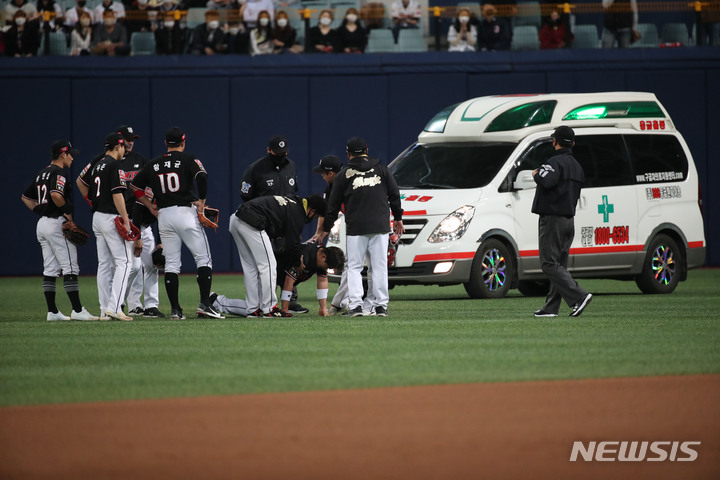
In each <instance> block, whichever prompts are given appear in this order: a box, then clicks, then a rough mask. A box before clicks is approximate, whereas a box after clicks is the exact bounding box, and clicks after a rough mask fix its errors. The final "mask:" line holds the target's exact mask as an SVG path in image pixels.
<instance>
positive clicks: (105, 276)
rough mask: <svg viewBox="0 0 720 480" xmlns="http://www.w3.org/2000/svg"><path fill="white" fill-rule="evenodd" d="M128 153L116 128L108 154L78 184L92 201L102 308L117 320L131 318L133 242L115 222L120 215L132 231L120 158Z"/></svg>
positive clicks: (108, 139) (109, 139) (85, 171)
mask: <svg viewBox="0 0 720 480" xmlns="http://www.w3.org/2000/svg"><path fill="white" fill-rule="evenodd" d="M124 156H125V139H124V138H123V136H122V135H121V134H120V133H117V132H114V133H111V134H109V135H108V136H107V137H105V157H103V159H102V160H100V161H98V162H97V163H96V164H95V165H92V164H90V165H88V166H87V167H85V169H83V171H82V172H81V173H80V177H79V178H78V182H77V184H78V187H79V189H80V191H81V193H82V194H83V195H84V196H85V197H87V198H88V199H89V200H90V202H91V203H92V211H93V232H94V233H95V238H96V239H97V255H98V270H97V285H98V299H99V301H100V311H101V312H103V313H104V315H106V316H108V317H110V318H113V319H115V320H122V321H126V322H127V321H131V320H132V317H129V316H127V315H125V313H124V312H123V310H122V304H123V300H124V299H125V292H126V291H127V286H128V276H129V275H130V263H131V261H132V256H133V242H130V241H127V240H125V239H123V238H122V237H121V236H120V234H119V233H118V230H117V227H116V226H115V217H117V216H120V218H122V223H123V226H124V228H125V229H126V230H127V231H128V232H129V231H130V217H129V215H128V212H127V208H126V207H125V196H124V193H125V190H127V185H126V183H125V175H124V173H123V172H122V170H121V169H120V160H122V158H123V157H124Z"/></svg>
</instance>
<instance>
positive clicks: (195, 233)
mask: <svg viewBox="0 0 720 480" xmlns="http://www.w3.org/2000/svg"><path fill="white" fill-rule="evenodd" d="M158 231H159V232H160V241H161V242H162V244H163V255H165V272H166V273H180V267H181V266H182V259H181V251H180V249H181V248H182V244H183V243H184V244H185V246H186V247H187V248H188V250H190V253H191V254H192V256H193V258H194V259H195V267H196V268H200V267H210V268H212V256H211V255H210V245H209V244H208V240H207V236H206V235H205V230H203V227H202V225H200V220H198V216H197V209H196V208H195V206H192V207H178V206H173V207H165V208H161V209H160V211H159V212H158Z"/></svg>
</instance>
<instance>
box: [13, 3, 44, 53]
mask: <svg viewBox="0 0 720 480" xmlns="http://www.w3.org/2000/svg"><path fill="white" fill-rule="evenodd" d="M39 48H40V30H39V29H38V22H28V16H27V14H26V13H25V10H23V9H22V8H18V9H16V10H15V14H14V15H13V25H12V27H10V28H9V29H8V31H7V32H5V55H6V56H8V57H33V56H35V55H37V51H38V49H39Z"/></svg>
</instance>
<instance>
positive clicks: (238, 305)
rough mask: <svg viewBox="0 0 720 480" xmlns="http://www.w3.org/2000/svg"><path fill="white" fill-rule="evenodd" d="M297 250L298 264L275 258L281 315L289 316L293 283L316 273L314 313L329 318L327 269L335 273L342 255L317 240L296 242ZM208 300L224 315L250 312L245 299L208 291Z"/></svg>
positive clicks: (294, 284)
mask: <svg viewBox="0 0 720 480" xmlns="http://www.w3.org/2000/svg"><path fill="white" fill-rule="evenodd" d="M300 252H301V254H300V264H299V265H291V260H290V259H289V258H287V259H286V258H284V257H286V256H281V258H278V259H277V260H278V264H279V268H278V279H277V280H278V282H277V283H278V285H280V287H281V288H282V295H281V297H280V298H281V305H282V308H281V310H282V312H283V313H284V314H285V315H284V316H285V317H292V314H290V313H289V310H288V307H289V305H290V296H291V295H292V288H293V286H297V285H298V284H299V283H302V282H304V281H306V280H309V279H310V278H312V276H313V275H317V299H318V304H319V310H318V315H320V316H321V317H329V316H330V313H328V309H327V296H328V279H327V271H328V269H333V270H334V271H335V273H340V272H341V271H342V269H343V265H344V264H345V255H344V254H343V251H342V250H340V249H339V248H337V247H323V246H322V245H320V244H317V243H303V244H302V245H300ZM210 299H211V300H212V301H213V307H215V309H216V310H218V311H219V312H221V313H224V314H227V315H238V316H241V317H247V316H248V315H250V314H252V313H253V312H252V311H248V308H247V302H246V301H245V300H243V299H235V298H228V297H226V296H225V295H218V294H216V293H213V294H211V295H210Z"/></svg>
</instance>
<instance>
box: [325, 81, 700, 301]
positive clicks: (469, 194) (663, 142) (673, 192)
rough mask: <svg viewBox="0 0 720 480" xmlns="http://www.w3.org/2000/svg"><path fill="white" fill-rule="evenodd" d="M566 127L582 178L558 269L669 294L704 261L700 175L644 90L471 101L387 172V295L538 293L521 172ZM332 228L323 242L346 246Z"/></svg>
mask: <svg viewBox="0 0 720 480" xmlns="http://www.w3.org/2000/svg"><path fill="white" fill-rule="evenodd" d="M559 125H568V126H570V127H572V128H573V129H574V130H575V147H574V148H573V154H574V155H575V157H576V158H577V160H578V161H579V162H580V164H581V165H582V167H583V169H584V171H585V185H584V187H583V189H582V192H581V196H580V200H579V202H578V207H577V213H576V217H575V238H574V240H573V244H572V247H571V249H570V258H569V263H568V268H569V270H570V272H571V273H572V275H573V276H574V277H576V278H613V279H625V280H628V279H629V280H635V282H637V285H638V286H639V287H640V289H641V290H642V291H643V292H645V293H669V292H672V291H673V290H674V289H675V287H676V286H677V284H678V282H679V281H681V280H685V279H686V277H687V271H688V270H689V269H691V268H697V267H700V266H701V265H702V264H703V263H704V261H705V235H704V230H703V221H702V214H701V199H700V191H699V185H698V175H697V171H696V169H695V165H694V163H693V160H692V156H691V154H690V150H689V149H688V147H687V145H686V143H685V140H683V137H682V135H680V133H679V132H678V131H677V130H676V129H675V125H674V124H673V122H672V120H671V119H670V116H669V115H668V113H667V111H666V110H665V108H664V107H663V106H662V105H661V104H660V102H659V101H658V100H657V98H656V97H655V95H653V94H652V93H639V92H606V93H591V94H547V95H509V96H489V97H480V98H474V99H472V100H467V101H465V102H462V103H459V104H457V105H453V106H451V107H448V108H446V109H444V110H442V111H441V112H439V113H438V114H437V115H436V116H435V117H434V118H433V119H432V120H431V121H430V122H429V123H428V124H427V126H426V127H425V129H424V131H423V132H422V133H420V135H419V136H418V141H417V143H415V144H413V145H411V146H410V147H408V148H407V150H405V151H404V152H403V153H402V154H400V156H398V157H397V158H396V159H395V160H394V161H393V162H392V163H391V164H390V169H391V170H392V172H393V175H394V177H395V179H396V180H397V183H398V185H399V186H400V192H401V196H402V207H403V209H404V210H405V213H404V217H403V221H404V224H405V228H406V230H407V231H406V233H405V234H404V235H403V236H402V238H401V241H402V243H401V245H400V246H399V247H398V249H397V252H396V255H395V259H394V262H393V263H392V264H391V265H390V266H389V272H388V273H389V279H390V284H391V285H410V284H419V285H453V284H460V283H462V284H463V285H464V286H465V289H466V291H467V292H468V294H469V295H470V296H471V297H473V298H498V297H503V296H505V295H506V294H507V292H508V290H510V289H511V288H518V289H519V290H520V292H522V293H523V294H526V295H544V294H546V293H547V290H548V284H547V282H546V280H545V276H544V274H543V273H542V271H541V269H540V261H539V257H538V236H537V230H538V226H537V225H538V216H537V215H535V214H533V213H531V211H530V209H531V205H532V201H533V197H534V195H535V182H534V181H533V179H532V175H531V172H532V170H533V169H535V168H537V167H538V166H539V165H541V164H542V163H543V162H544V161H545V160H546V159H547V158H549V156H550V155H551V153H552V151H553V149H552V142H551V139H550V134H551V133H552V132H553V130H554V129H555V128H556V127H558V126H559ZM343 236H344V225H342V222H339V223H338V224H337V225H336V226H335V228H333V231H332V232H331V235H330V237H329V242H330V244H333V243H335V244H337V245H338V246H341V247H344V245H345V241H344V238H343Z"/></svg>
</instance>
